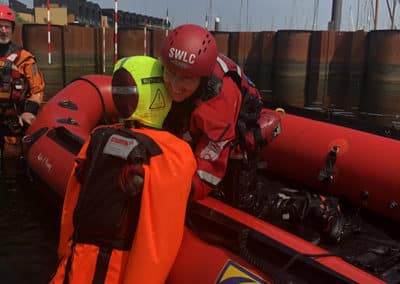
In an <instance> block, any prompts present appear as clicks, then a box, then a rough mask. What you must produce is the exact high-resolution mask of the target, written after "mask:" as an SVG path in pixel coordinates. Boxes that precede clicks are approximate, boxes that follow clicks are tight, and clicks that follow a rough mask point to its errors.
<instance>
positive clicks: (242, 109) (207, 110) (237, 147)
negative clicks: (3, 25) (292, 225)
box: [161, 24, 343, 241]
mask: <svg viewBox="0 0 400 284" xmlns="http://www.w3.org/2000/svg"><path fill="white" fill-rule="evenodd" d="M161 61H162V63H163V65H164V82H165V85H166V87H167V90H168V92H169V93H170V95H171V97H172V99H173V104H172V108H171V111H170V112H169V114H168V116H167V118H166V120H165V123H164V128H165V129H167V130H169V131H171V132H173V133H174V134H175V135H177V136H179V137H181V138H183V139H184V140H186V141H188V142H189V143H190V144H191V145H192V149H193V151H194V154H195V157H196V160H197V170H196V173H195V175H194V177H193V180H192V200H198V199H202V198H204V197H206V196H207V195H209V194H210V193H211V194H212V195H213V196H215V197H218V198H220V199H222V200H224V201H226V202H228V203H230V204H232V205H233V206H236V207H239V208H240V209H243V210H245V211H247V212H249V213H252V214H254V215H258V216H259V215H260V214H261V212H264V213H265V212H268V215H270V216H272V215H276V217H278V219H281V221H292V222H296V223H297V222H298V221H307V220H309V221H310V222H311V223H313V224H318V225H317V226H318V229H319V230H322V231H324V232H325V234H326V235H328V237H329V238H330V239H333V240H334V241H338V240H340V238H341V236H342V233H343V221H342V220H343V219H342V218H341V217H342V216H341V213H340V208H339V206H338V205H337V199H336V198H333V197H332V198H331V197H329V198H327V197H321V196H319V195H315V194H314V195H311V194H307V193H303V192H300V191H296V190H286V189H282V190H279V191H278V192H277V191H275V192H272V191H271V189H268V187H267V186H266V182H265V177H264V176H263V175H260V174H259V172H260V171H259V168H260V166H262V165H263V162H262V161H261V160H260V157H261V155H260V151H261V148H262V147H263V146H264V145H265V144H267V143H268V142H270V140H271V139H273V138H275V137H276V136H277V135H278V134H279V132H280V119H281V115H280V114H278V113H277V112H275V111H272V110H267V109H265V108H263V105H262V100H261V96H260V94H259V91H258V90H257V89H256V87H255V85H254V84H253V83H252V82H251V81H250V79H249V78H248V77H247V76H246V75H245V74H244V73H243V71H242V70H241V68H240V67H239V66H238V65H237V64H236V63H234V62H233V61H232V60H231V59H229V58H228V57H226V56H224V55H222V54H219V53H218V48H217V43H216V41H215V38H214V36H213V35H212V34H211V33H210V32H209V31H208V30H206V29H204V28H203V27H200V26H197V25H193V24H186V25H182V26H179V27H177V28H175V29H174V30H173V31H172V32H170V34H169V35H168V36H167V37H166V38H165V39H164V41H163V43H162V46H161ZM264 213H263V214H264Z"/></svg>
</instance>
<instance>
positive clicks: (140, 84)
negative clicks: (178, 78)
mask: <svg viewBox="0 0 400 284" xmlns="http://www.w3.org/2000/svg"><path fill="white" fill-rule="evenodd" d="M149 63H150V64H151V68H148V64H149ZM162 72H163V70H162V65H161V63H160V62H159V61H158V60H156V59H154V58H151V57H148V56H134V57H127V58H123V59H120V60H119V61H118V62H117V63H116V64H115V67H114V76H113V80H112V88H113V91H112V93H113V100H114V104H115V106H116V108H117V110H118V112H119V113H120V115H121V117H122V118H124V119H125V120H133V121H137V122H140V123H141V124H143V125H146V126H150V127H154V128H161V127H162V125H163V122H164V119H165V117H166V116H167V114H168V112H169V110H170V109H171V102H172V99H171V97H170V95H169V94H168V93H167V90H166V89H165V85H164V80H163V77H162V74H163V73H162ZM135 78H136V80H135ZM137 78H140V80H138V79H137ZM139 94H142V95H140V96H139Z"/></svg>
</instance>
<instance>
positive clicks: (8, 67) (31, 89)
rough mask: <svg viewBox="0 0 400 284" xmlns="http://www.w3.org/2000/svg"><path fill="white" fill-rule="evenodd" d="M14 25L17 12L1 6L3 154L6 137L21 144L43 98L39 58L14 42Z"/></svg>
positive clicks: (0, 141)
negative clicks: (20, 141)
mask: <svg viewBox="0 0 400 284" xmlns="http://www.w3.org/2000/svg"><path fill="white" fill-rule="evenodd" d="M14 28H15V14H14V11H13V10H11V9H10V8H9V7H8V6H5V5H0V79H1V81H0V153H1V150H2V149H3V147H4V140H6V141H7V142H8V143H12V144H16V143H18V141H19V140H20V136H21V135H22V127H23V126H24V124H25V125H30V124H31V123H32V122H33V121H34V120H35V116H36V114H37V112H38V110H39V107H40V104H41V103H42V100H43V91H44V81H43V75H42V73H41V72H40V70H39V68H38V66H37V64H36V60H35V57H34V56H33V55H32V54H31V53H30V52H29V51H27V50H25V49H23V48H21V47H19V46H17V45H16V44H14V43H13V42H12V40H13V32H14Z"/></svg>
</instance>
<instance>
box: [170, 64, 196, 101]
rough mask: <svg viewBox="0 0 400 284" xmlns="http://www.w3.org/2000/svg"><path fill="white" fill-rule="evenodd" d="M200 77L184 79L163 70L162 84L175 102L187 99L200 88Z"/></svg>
mask: <svg viewBox="0 0 400 284" xmlns="http://www.w3.org/2000/svg"><path fill="white" fill-rule="evenodd" d="M200 82H201V77H185V76H182V75H179V74H176V73H173V72H172V71H170V70H168V69H167V68H164V83H165V86H166V87H167V90H168V93H169V94H170V96H171V97H172V100H173V101H175V102H182V101H184V100H186V99H187V98H189V97H190V96H191V95H193V93H194V92H195V91H196V90H197V88H198V87H199V86H200Z"/></svg>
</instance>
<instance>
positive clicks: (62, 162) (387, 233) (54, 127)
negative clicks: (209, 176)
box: [24, 75, 400, 284]
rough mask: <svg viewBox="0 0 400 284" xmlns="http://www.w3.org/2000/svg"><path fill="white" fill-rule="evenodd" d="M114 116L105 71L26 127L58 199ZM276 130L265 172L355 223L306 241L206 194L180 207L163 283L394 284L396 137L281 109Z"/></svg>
mask: <svg viewBox="0 0 400 284" xmlns="http://www.w3.org/2000/svg"><path fill="white" fill-rule="evenodd" d="M115 118H116V110H115V109H114V107H113V103H112V98H111V77H109V76H103V75H90V76H85V77H82V78H79V79H77V80H75V81H74V82H72V83H70V84H69V85H68V86H67V87H66V88H64V89H63V90H61V91H60V92H59V93H58V94H57V95H56V96H55V97H53V98H52V99H51V100H49V102H48V103H47V104H46V105H45V106H44V107H43V109H42V110H41V112H40V114H39V115H38V116H37V120H36V122H35V123H34V124H33V125H32V126H31V127H30V128H29V129H28V131H27V136H26V137H25V138H24V142H25V143H26V144H27V145H28V150H27V154H26V157H27V161H28V165H29V167H30V169H31V170H32V171H33V172H34V173H35V174H36V175H37V176H38V177H40V178H41V179H42V180H43V181H44V182H45V183H46V184H47V185H48V186H49V187H50V188H51V189H52V190H53V191H56V192H57V193H58V194H59V196H60V197H62V196H63V195H64V193H65V188H66V183H67V179H68V176H69V172H70V170H71V168H72V164H73V161H74V156H75V155H76V154H77V153H78V151H79V149H80V147H81V146H82V145H83V142H84V141H85V139H87V137H88V135H89V133H90V131H91V130H92V129H93V128H94V127H95V126H96V125H98V124H99V123H108V122H113V121H114V120H115ZM282 129H283V130H282V134H281V135H280V136H279V137H278V138H277V139H275V140H274V141H273V142H272V143H271V144H269V145H267V146H266V147H265V149H264V151H263V153H262V155H263V158H264V159H265V160H266V161H267V163H268V164H267V170H266V172H265V175H266V176H271V177H273V178H279V180H281V181H282V182H287V183H288V184H290V185H291V186H293V185H295V186H298V187H299V188H300V187H301V188H302V189H305V190H310V191H321V192H325V193H328V194H331V195H335V196H338V197H341V198H343V199H344V200H346V202H351V204H352V205H353V206H354V207H356V208H358V211H357V212H358V213H359V216H358V217H360V218H361V219H362V221H363V224H364V225H363V230H361V231H360V232H359V234H358V235H357V237H354V238H351V239H350V240H344V241H343V242H342V243H340V244H337V245H336V244H330V245H324V244H323V243H319V242H318V241H316V240H315V239H313V238H312V237H311V238H308V237H307V236H308V235H307V228H304V230H303V232H302V233H300V234H297V232H296V231H291V232H289V230H286V229H285V228H279V227H277V226H274V225H272V224H270V223H267V222H265V221H262V220H260V219H257V218H256V217H254V216H251V215H248V214H246V213H244V212H242V211H240V210H238V209H235V208H233V207H231V206H229V205H228V204H224V203H222V202H220V201H218V200H216V199H213V198H211V197H210V198H206V199H205V200H202V201H200V202H196V203H194V204H192V205H191V206H190V207H189V209H188V222H187V227H186V229H185V235H184V240H183V243H182V247H181V250H180V252H179V254H178V257H177V259H176V263H175V265H174V267H173V269H172V271H171V274H170V277H169V279H168V281H167V283H225V284H226V283H400V265H399V263H400V241H399V239H400V238H399V236H398V235H396V230H395V229H394V226H395V224H398V221H400V214H399V210H400V209H399V208H398V203H399V202H400V175H399V174H397V171H398V166H397V163H399V162H398V161H399V160H400V159H399V158H400V142H399V141H396V140H391V139H387V138H383V137H380V136H377V135H372V134H368V133H364V132H360V131H356V130H352V129H349V128H345V127H340V126H335V125H331V124H327V123H323V122H318V121H314V120H311V119H305V118H302V117H298V116H294V115H290V114H287V115H286V116H285V117H284V119H283V123H282ZM398 156H399V157H398ZM376 220H378V221H376ZM304 232H305V233H304Z"/></svg>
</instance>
